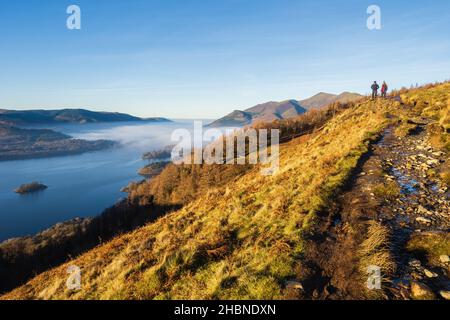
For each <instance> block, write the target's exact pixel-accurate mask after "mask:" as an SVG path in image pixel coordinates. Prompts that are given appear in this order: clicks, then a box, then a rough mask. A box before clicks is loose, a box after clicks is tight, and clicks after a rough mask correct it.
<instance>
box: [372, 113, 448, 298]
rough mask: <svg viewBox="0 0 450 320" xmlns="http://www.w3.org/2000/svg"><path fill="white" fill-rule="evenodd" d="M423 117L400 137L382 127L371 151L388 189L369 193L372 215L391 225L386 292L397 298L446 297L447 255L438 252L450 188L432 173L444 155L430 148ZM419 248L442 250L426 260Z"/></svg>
mask: <svg viewBox="0 0 450 320" xmlns="http://www.w3.org/2000/svg"><path fill="white" fill-rule="evenodd" d="M426 120H427V119H422V121H423V123H422V124H419V125H418V126H417V128H416V129H415V130H414V132H413V133H411V134H408V135H406V136H404V137H397V136H396V135H395V134H394V133H393V132H392V130H388V131H387V132H386V134H385V136H384V138H383V139H382V140H381V141H380V143H379V144H378V145H377V146H376V151H375V155H376V156H377V157H378V158H379V160H380V164H381V171H382V172H383V180H384V181H383V183H384V185H387V186H389V187H388V188H387V189H384V190H382V191H381V192H380V191H379V192H378V193H377V192H375V193H372V194H371V196H374V197H375V198H376V199H377V200H379V210H378V215H377V218H378V219H379V220H380V221H383V223H385V224H387V225H389V226H390V228H391V229H392V251H393V253H394V256H395V257H396V259H397V263H398V269H397V272H396V274H395V275H394V277H393V280H392V283H391V284H390V293H391V294H392V295H393V296H394V298H398V299H410V298H413V299H435V298H441V299H448V298H449V296H450V292H449V290H450V281H449V276H450V263H449V257H448V252H446V251H445V252H442V250H446V249H443V248H448V241H449V240H450V238H449V236H448V235H449V230H450V190H449V188H448V186H447V185H446V184H445V183H444V182H443V181H441V180H440V178H439V174H438V170H439V166H440V165H442V164H443V163H444V162H445V161H446V160H447V157H448V155H447V154H446V153H444V152H442V151H438V150H434V149H433V148H432V147H431V145H430V142H429V136H428V134H427V131H426V130H425V128H426ZM375 190H376V187H375ZM383 191H384V192H383ZM442 243H444V245H442ZM417 245H419V247H420V248H421V250H418V248H417ZM438 245H439V246H440V247H439V246H438ZM442 247H443V248H442ZM423 248H430V250H435V251H439V250H440V251H441V253H443V254H441V255H439V259H431V258H430V254H429V253H428V252H425V251H424V250H422V249H423ZM430 260H434V261H430Z"/></svg>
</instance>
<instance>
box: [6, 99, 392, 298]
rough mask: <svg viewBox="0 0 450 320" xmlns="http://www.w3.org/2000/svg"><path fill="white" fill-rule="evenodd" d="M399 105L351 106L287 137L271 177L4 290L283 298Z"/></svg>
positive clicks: (218, 193)
mask: <svg viewBox="0 0 450 320" xmlns="http://www.w3.org/2000/svg"><path fill="white" fill-rule="evenodd" d="M398 104H399V103H397V102H390V101H386V102H370V101H366V102H363V103H360V104H358V105H355V106H351V107H350V108H349V109H346V110H345V111H343V112H341V113H338V114H337V115H336V116H335V117H334V118H333V119H331V120H330V121H329V122H328V123H327V124H326V125H325V126H324V128H323V129H322V130H319V131H317V132H315V133H312V134H310V135H307V136H302V137H300V138H297V139H294V140H292V141H290V142H288V143H286V144H284V145H283V146H282V147H281V155H280V170H279V172H278V173H277V174H276V175H274V176H270V177H267V176H262V175H260V171H259V168H257V167H255V168H252V169H251V170H249V171H248V172H247V173H245V174H244V175H243V176H241V177H239V178H238V179H236V180H235V181H230V182H229V183H227V184H225V185H223V186H219V187H217V188H213V187H211V188H209V190H204V191H203V192H202V194H201V195H199V196H198V198H197V199H196V200H194V201H193V202H191V203H189V204H187V205H186V206H184V207H183V208H182V209H181V210H179V211H177V212H174V213H172V214H170V215H168V216H166V217H163V218H161V219H159V220H158V221H157V222H155V223H152V224H149V225H147V226H145V227H143V228H140V229H138V230H136V231H134V232H132V233H129V234H125V235H123V236H120V237H118V238H116V239H114V240H113V241H111V242H109V243H107V244H105V245H102V246H100V247H98V248H96V249H94V250H91V251H90V252H88V253H86V254H84V255H82V256H80V257H79V258H77V259H74V260H73V261H71V262H70V263H68V264H65V265H62V266H61V267H59V268H56V269H54V270H51V271H49V272H45V273H43V274H41V275H39V276H38V277H36V278H35V279H33V280H31V281H30V282H29V283H28V284H26V285H24V286H22V287H20V288H18V289H16V290H15V291H13V292H12V293H10V294H8V295H6V296H4V298H35V299H56V298H63V299H109V298H116V299H117V298H126V299H131V298H138V299H153V298H156V299H181V298H189V299H191V298H201V299H216V298H222V299H233V298H239V299H245V298H255V299H263V298H265V299H275V298H282V297H283V296H284V294H285V292H284V287H285V285H286V281H287V280H289V279H291V278H293V277H294V276H295V273H296V267H297V266H298V262H299V261H301V259H302V256H303V253H304V250H305V248H304V237H303V236H304V234H305V233H307V232H308V230H309V228H310V226H311V225H312V224H314V222H315V216H316V214H317V212H319V211H320V210H323V209H325V208H326V207H327V206H328V204H329V202H330V201H331V199H332V198H333V196H334V195H335V193H336V192H337V191H338V190H339V188H340V187H341V186H342V185H343V183H344V182H345V180H346V178H347V177H348V175H349V173H350V172H351V170H352V168H354V167H355V166H356V164H357V162H358V159H359V158H360V157H361V155H363V154H364V153H365V152H366V151H367V146H368V144H369V143H370V141H371V140H372V139H374V138H375V137H376V136H377V134H378V133H379V132H381V131H382V129H383V128H384V127H385V126H386V125H387V123H388V121H387V119H386V117H385V116H386V114H387V112H388V111H389V110H390V109H392V108H395V106H396V105H398ZM343 133H345V134H343ZM69 265H77V266H79V267H80V268H81V269H82V276H83V278H82V281H83V289H82V290H80V291H78V292H69V291H68V290H67V289H66V286H65V281H66V278H67V273H66V269H67V267H68V266H69Z"/></svg>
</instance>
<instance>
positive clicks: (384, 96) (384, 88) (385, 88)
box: [381, 81, 388, 98]
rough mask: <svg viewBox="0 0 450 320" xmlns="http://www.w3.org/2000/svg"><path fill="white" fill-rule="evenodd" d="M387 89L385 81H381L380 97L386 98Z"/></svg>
mask: <svg viewBox="0 0 450 320" xmlns="http://www.w3.org/2000/svg"><path fill="white" fill-rule="evenodd" d="M387 91H388V85H387V84H386V81H383V85H382V86H381V97H382V98H386V94H387Z"/></svg>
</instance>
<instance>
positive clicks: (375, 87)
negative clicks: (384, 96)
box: [371, 81, 380, 100]
mask: <svg viewBox="0 0 450 320" xmlns="http://www.w3.org/2000/svg"><path fill="white" fill-rule="evenodd" d="M371 88H372V100H375V99H376V98H377V97H378V89H380V86H379V85H378V83H377V82H376V81H374V82H373V84H372V87H371Z"/></svg>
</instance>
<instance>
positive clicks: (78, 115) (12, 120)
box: [0, 109, 170, 125]
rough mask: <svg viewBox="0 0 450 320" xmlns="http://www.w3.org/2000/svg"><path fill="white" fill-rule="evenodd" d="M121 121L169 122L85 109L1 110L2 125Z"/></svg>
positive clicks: (0, 122) (0, 120)
mask: <svg viewBox="0 0 450 320" xmlns="http://www.w3.org/2000/svg"><path fill="white" fill-rule="evenodd" d="M120 121H153V122H169V121H170V120H168V119H165V118H146V119H144V118H138V117H134V116H131V115H129V114H124V113H116V112H95V111H89V110H85V109H62V110H25V111H16V110H4V109H0V125H2V124H3V125H30V124H55V123H80V124H82V123H93V122H120Z"/></svg>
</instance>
